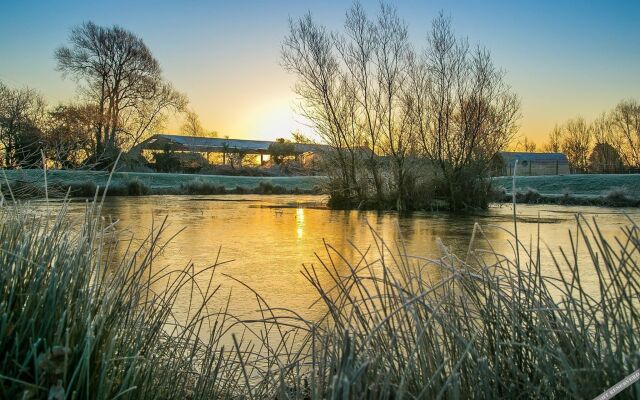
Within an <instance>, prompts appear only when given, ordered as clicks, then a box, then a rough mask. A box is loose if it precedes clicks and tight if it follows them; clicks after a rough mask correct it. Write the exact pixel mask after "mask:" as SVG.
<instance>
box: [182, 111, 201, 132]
mask: <svg viewBox="0 0 640 400" xmlns="http://www.w3.org/2000/svg"><path fill="white" fill-rule="evenodd" d="M180 132H181V133H183V134H185V135H189V136H205V129H204V128H203V127H202V124H201V123H200V117H199V116H198V114H197V113H196V112H195V111H193V110H186V111H185V113H184V123H183V124H182V127H181V128H180Z"/></svg>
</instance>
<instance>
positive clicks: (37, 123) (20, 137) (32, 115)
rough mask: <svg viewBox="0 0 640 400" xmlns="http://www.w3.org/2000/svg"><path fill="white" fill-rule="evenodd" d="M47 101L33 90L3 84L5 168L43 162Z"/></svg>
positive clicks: (0, 126)
mask: <svg viewBox="0 0 640 400" xmlns="http://www.w3.org/2000/svg"><path fill="white" fill-rule="evenodd" d="M45 117H46V110H45V101H44V99H43V97H42V96H41V95H40V94H39V93H38V92H36V91H35V90H33V89H29V88H24V89H15V88H9V87H7V86H6V85H4V84H3V83H2V82H0V146H2V152H3V162H4V166H5V167H8V168H13V167H16V166H18V165H20V164H23V166H26V165H24V164H25V163H26V164H31V163H32V161H33V160H34V159H35V160H40V148H41V144H42V143H41V135H42V127H43V125H44V120H45Z"/></svg>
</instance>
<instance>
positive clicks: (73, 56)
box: [55, 22, 184, 158]
mask: <svg viewBox="0 0 640 400" xmlns="http://www.w3.org/2000/svg"><path fill="white" fill-rule="evenodd" d="M55 57H56V60H57V63H58V69H59V70H60V71H62V73H63V74H64V75H71V76H73V77H74V78H75V79H76V80H77V81H78V82H79V83H80V85H81V88H82V91H83V92H84V94H85V95H86V96H87V98H88V99H89V100H90V101H91V102H92V103H93V104H94V105H95V107H96V109H97V110H98V115H99V119H98V123H97V126H96V129H95V145H96V148H95V157H96V158H100V157H103V156H105V155H106V156H107V158H109V157H111V156H113V153H115V152H117V150H118V149H119V148H120V146H122V145H123V144H124V143H127V142H129V143H135V142H137V141H138V140H139V137H141V136H142V135H143V134H144V131H145V130H146V129H147V128H149V127H151V126H153V124H154V123H156V122H157V119H158V118H160V117H161V114H162V112H163V111H164V110H166V109H167V108H180V107H183V106H184V101H183V98H181V96H179V95H177V94H175V91H174V90H173V88H171V86H169V85H166V84H165V82H164V80H163V78H162V75H161V69H160V65H159V63H158V61H157V60H156V59H155V58H154V57H153V55H152V54H151V51H150V50H149V48H148V47H147V46H146V44H145V43H144V41H143V40H142V39H141V38H140V37H138V36H136V35H135V34H133V33H131V32H129V31H127V30H125V29H123V28H121V27H119V26H112V27H102V26H98V25H96V24H94V23H93V22H86V23H83V24H81V25H79V26H76V27H74V28H73V29H72V31H71V34H70V36H69V46H62V47H60V48H58V49H57V50H56V52H55ZM129 123H130V124H132V125H133V127H132V126H131V125H129V126H126V125H127V124H129ZM123 132H126V136H128V138H123V137H122V133H123Z"/></svg>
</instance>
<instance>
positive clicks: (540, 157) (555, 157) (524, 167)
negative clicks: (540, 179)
mask: <svg viewBox="0 0 640 400" xmlns="http://www.w3.org/2000/svg"><path fill="white" fill-rule="evenodd" d="M516 160H517V161H518V167H517V169H516V172H517V175H529V176H530V175H566V174H569V173H571V170H570V168H569V160H568V159H567V156H566V155H564V154H563V153H528V152H513V151H501V152H498V153H496V155H495V156H494V158H493V160H492V162H491V172H492V175H493V176H510V175H513V168H514V166H515V164H516Z"/></svg>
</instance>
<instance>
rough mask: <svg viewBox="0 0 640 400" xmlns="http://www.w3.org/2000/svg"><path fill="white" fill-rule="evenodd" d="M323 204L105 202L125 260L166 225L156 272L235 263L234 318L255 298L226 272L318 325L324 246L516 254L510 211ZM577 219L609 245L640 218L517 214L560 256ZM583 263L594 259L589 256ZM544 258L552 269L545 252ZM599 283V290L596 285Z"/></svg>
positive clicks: (296, 200) (598, 212) (563, 211)
mask: <svg viewBox="0 0 640 400" xmlns="http://www.w3.org/2000/svg"><path fill="white" fill-rule="evenodd" d="M324 202H325V199H324V198H323V197H322V196H257V195H237V196H236V195H226V196H188V197H187V196H148V197H122V198H118V197H113V198H108V199H107V200H106V203H105V208H104V212H103V214H104V215H105V216H108V217H110V218H112V219H114V220H118V221H119V222H118V224H117V226H118V229H119V231H120V233H121V235H120V236H119V237H120V241H121V244H118V245H117V246H120V247H121V249H120V251H122V252H124V249H125V247H126V246H127V245H128V240H127V239H128V238H133V239H134V240H136V241H140V240H142V239H144V238H145V237H146V236H147V235H148V234H149V232H150V231H151V229H152V227H155V228H157V227H158V226H159V224H160V223H161V222H162V221H163V220H164V219H165V217H166V218H167V219H166V223H167V226H168V227H167V229H166V233H165V235H164V238H165V239H168V238H169V237H170V236H172V235H173V234H175V233H177V232H179V233H178V234H177V236H175V237H174V238H173V239H172V240H171V241H169V243H168V244H167V247H166V249H165V250H164V251H163V252H162V253H161V254H160V255H159V256H158V258H157V260H156V264H155V265H157V267H158V268H163V267H167V266H168V267H169V268H175V269H182V268H185V267H187V266H189V265H191V264H193V268H194V270H195V271H198V270H199V269H202V268H206V267H208V266H210V265H212V264H214V263H215V262H216V260H218V262H222V261H228V262H227V263H225V264H223V265H221V266H220V267H218V269H217V271H216V277H215V280H216V282H219V283H222V285H223V287H225V288H227V289H229V290H232V292H233V293H232V301H231V309H230V311H231V312H233V313H235V314H236V315H238V314H241V315H250V314H251V313H255V312H256V308H257V306H256V303H255V296H254V295H253V294H252V293H251V292H250V291H248V290H247V289H246V288H243V287H242V285H239V284H238V283H236V282H234V281H233V280H231V279H228V278H225V277H224V276H223V275H222V274H221V273H225V274H228V275H230V276H233V277H234V278H236V279H238V280H240V281H242V282H244V283H245V284H246V285H248V286H250V287H251V288H253V289H254V290H256V291H257V292H258V293H260V294H261V295H262V296H263V297H264V299H265V300H266V301H267V302H268V303H269V304H270V306H271V307H285V308H288V309H292V310H295V311H296V312H299V313H300V314H301V315H303V316H305V317H306V318H309V319H312V320H313V319H315V318H317V317H318V316H319V314H318V313H321V312H322V310H319V309H317V307H313V308H310V307H309V306H310V305H311V304H312V303H313V302H314V300H316V299H317V297H318V296H317V293H316V292H315V290H314V289H313V288H312V287H311V285H310V284H309V283H308V282H307V281H306V279H305V278H304V277H303V275H302V274H301V272H300V271H301V269H302V267H303V265H305V266H307V267H310V266H311V265H314V266H316V267H317V266H318V265H319V262H318V258H317V257H320V258H321V259H324V260H326V259H327V257H326V252H325V248H324V243H325V242H326V243H328V244H330V245H332V246H333V247H334V248H335V249H336V250H337V251H338V252H340V253H341V254H342V255H344V257H345V258H346V259H347V260H353V262H356V261H357V259H358V257H359V256H358V252H357V251H356V250H355V249H359V250H362V251H364V250H366V249H367V248H368V247H370V246H372V245H373V244H374V240H373V235H372V233H371V229H374V230H375V231H376V232H377V233H378V234H379V235H380V236H381V237H382V238H383V239H384V240H385V241H386V242H387V243H388V244H389V245H390V246H391V247H392V248H395V244H396V243H398V241H399V240H400V239H402V241H403V243H404V246H405V247H406V249H407V252H408V253H409V254H413V255H419V256H425V257H430V258H437V257H439V256H440V255H441V248H440V247H438V245H437V244H436V239H437V238H439V239H440V240H441V241H442V243H444V245H446V246H447V247H448V248H449V249H450V250H451V251H452V252H454V253H458V254H466V251H467V249H468V247H469V241H470V239H471V234H472V231H473V226H474V223H476V222H477V223H479V224H480V226H481V227H482V228H483V231H484V233H485V235H486V238H487V239H488V240H489V241H490V242H491V245H492V246H493V247H494V248H495V249H496V250H497V251H498V252H503V254H513V250H512V247H511V245H510V243H509V240H511V237H510V235H509V233H508V232H507V231H512V230H513V208H512V207H511V205H502V206H493V207H491V208H490V209H489V210H488V211H487V212H485V213H482V214H478V215H473V216H452V215H448V214H445V213H413V214H411V215H406V216H400V215H398V214H397V213H394V212H383V213H380V212H375V211H366V212H359V211H336V210H328V209H326V208H324V206H323V204H324ZM83 210H84V204H82V203H73V204H72V205H71V212H72V213H74V214H80V213H82V212H83ZM578 211H579V212H581V213H583V214H584V215H585V217H587V218H588V219H589V220H591V219H592V218H595V220H596V221H597V222H598V224H599V227H600V229H601V230H602V231H603V232H604V234H605V235H606V236H608V237H611V238H612V237H613V236H615V235H618V236H619V235H620V234H621V231H620V230H621V228H622V227H623V226H625V225H628V224H629V219H628V218H631V219H632V220H633V221H635V222H636V223H638V222H640V211H639V210H638V209H606V208H596V207H580V208H576V207H562V206H549V205H539V206H538V205H536V206H532V205H522V206H520V205H519V206H518V209H517V215H518V221H519V222H518V231H519V235H520V238H521V240H523V241H524V242H527V243H529V241H532V242H533V243H534V244H535V242H536V240H537V238H538V231H539V235H540V240H541V242H542V243H546V244H547V245H548V246H549V247H550V248H551V249H552V250H553V251H556V252H557V250H558V248H559V247H563V248H565V249H567V250H569V251H570V248H571V242H570V239H569V231H573V232H574V233H575V229H576V220H575V213H576V212H578ZM625 214H626V216H625ZM505 230H507V231H505ZM477 243H478V244H477V246H478V247H484V248H486V247H487V246H488V245H487V243H486V242H485V241H482V240H480V241H478V242H477ZM374 252H375V251H374ZM583 257H584V260H586V259H587V258H586V254H584V252H583ZM542 258H543V260H545V259H546V260H549V259H548V253H547V251H545V252H544V254H543V256H542ZM543 264H544V263H543ZM547 264H548V263H547ZM545 268H547V267H545ZM548 268H549V269H550V270H555V268H553V267H551V266H548ZM320 275H322V274H320ZM209 277H210V275H209V274H203V275H202V276H201V279H202V280H203V281H208V279H209ZM587 280H588V279H587ZM203 284H204V285H205V286H206V283H203ZM591 284H593V285H594V286H595V285H596V282H595V281H594V282H591ZM186 304H188V301H186V300H184V299H182V300H180V302H179V304H178V306H179V307H186Z"/></svg>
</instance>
